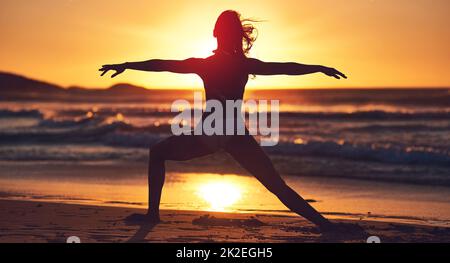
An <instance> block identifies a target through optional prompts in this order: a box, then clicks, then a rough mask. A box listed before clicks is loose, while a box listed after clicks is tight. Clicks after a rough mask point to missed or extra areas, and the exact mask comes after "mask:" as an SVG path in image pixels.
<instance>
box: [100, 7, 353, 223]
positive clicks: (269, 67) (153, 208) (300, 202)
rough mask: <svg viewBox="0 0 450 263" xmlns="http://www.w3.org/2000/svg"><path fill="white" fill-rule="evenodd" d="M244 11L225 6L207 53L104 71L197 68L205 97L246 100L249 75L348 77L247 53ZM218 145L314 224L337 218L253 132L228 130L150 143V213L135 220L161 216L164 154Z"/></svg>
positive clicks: (184, 155) (250, 36) (249, 33)
mask: <svg viewBox="0 0 450 263" xmlns="http://www.w3.org/2000/svg"><path fill="white" fill-rule="evenodd" d="M240 17H241V16H240V14H239V13H237V12H236V11H232V10H228V11H225V12H223V13H222V14H221V15H220V16H219V18H218V19H217V22H216V24H215V28H214V37H215V38H216V39H217V50H215V51H214V53H215V54H214V55H212V56H210V57H208V58H205V59H200V58H189V59H186V60H156V59H153V60H148V61H143V62H131V63H128V62H127V63H123V64H113V65H104V66H103V67H102V68H101V69H100V71H102V72H103V73H102V76H103V75H105V74H106V73H107V72H108V71H110V70H113V71H115V73H114V74H113V75H112V76H111V77H115V76H117V75H119V74H121V73H123V72H124V71H125V70H126V69H133V70H143V71H168V72H173V73H183V74H188V73H195V74H197V75H198V76H200V78H201V79H202V80H203V83H204V88H205V93H206V100H219V101H221V102H224V101H225V100H242V98H243V95H244V90H245V85H246V84H247V81H248V76H249V75H281V74H284V75H305V74H311V73H316V72H321V73H324V74H326V75H328V76H330V77H334V78H336V79H340V78H341V77H342V78H346V76H345V75H344V74H342V73H341V72H339V71H337V70H336V69H333V68H328V67H324V66H313V65H303V64H298V63H275V62H262V61H260V60H257V59H253V58H248V57H247V56H246V55H247V53H248V52H249V51H250V49H251V48H252V45H253V42H254V41H255V39H256V37H254V33H255V28H254V27H253V26H252V25H250V24H246V23H245V21H246V20H241V18H240ZM220 149H223V150H225V151H226V152H227V153H228V154H230V155H231V156H232V157H233V158H234V159H235V160H236V161H237V162H238V163H239V164H240V165H241V166H242V167H243V168H245V169H246V170H247V171H248V172H250V173H251V174H252V175H254V176H255V177H256V178H257V179H258V180H259V181H260V182H261V183H262V184H263V185H264V186H265V187H266V188H267V189H268V190H269V191H271V192H272V193H274V194H275V195H276V196H277V197H278V198H279V199H280V201H281V202H283V204H284V205H286V206H287V207H288V208H289V209H290V210H292V211H293V212H295V213H297V214H299V215H300V216H303V217H304V218H306V219H308V220H309V221H311V222H313V223H314V224H316V225H317V226H318V227H320V228H321V229H322V230H327V229H331V228H332V227H333V224H332V223H330V221H328V220H327V219H325V218H324V217H323V216H322V215H321V214H320V213H319V212H317V211H316V210H315V209H314V208H313V207H311V206H310V205H309V204H308V203H307V202H306V201H305V200H304V199H303V198H302V197H301V196H299V195H298V194H297V193H296V192H295V191H294V190H292V189H291V188H290V187H289V186H288V185H286V183H285V182H284V181H283V179H282V178H281V177H280V175H279V174H278V172H277V171H276V170H275V168H274V166H273V164H272V162H271V160H270V159H269V157H268V156H267V155H266V154H265V153H264V151H263V150H262V148H261V147H260V146H259V144H258V143H257V141H256V140H255V139H254V138H253V137H252V136H251V135H248V134H247V135H227V136H225V135H224V136H218V135H213V136H206V135H202V136H194V135H192V136H190V135H181V136H172V137H169V138H167V139H165V140H163V141H161V142H159V143H157V144H156V145H154V146H153V147H152V148H151V151H150V161H149V173H148V184H149V208H148V213H147V214H146V215H133V216H132V217H131V218H132V219H134V220H145V221H148V222H154V223H157V222H159V221H160V217H159V204H160V198H161V190H162V187H163V184H164V178H165V167H164V163H165V161H166V160H176V161H184V160H190V159H193V158H197V157H201V156H204V155H208V154H212V153H214V152H216V151H218V150H220Z"/></svg>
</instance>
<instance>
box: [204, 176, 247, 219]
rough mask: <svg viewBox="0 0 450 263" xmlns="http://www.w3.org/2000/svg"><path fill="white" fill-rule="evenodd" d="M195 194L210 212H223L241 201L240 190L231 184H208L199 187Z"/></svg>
mask: <svg viewBox="0 0 450 263" xmlns="http://www.w3.org/2000/svg"><path fill="white" fill-rule="evenodd" d="M197 194H198V195H199V196H200V197H202V198H203V199H204V200H205V201H206V202H207V203H208V204H209V205H210V209H211V210H212V211H220V212H224V211H227V210H228V209H229V208H230V207H231V206H232V205H233V204H235V203H236V202H237V201H238V200H240V199H241V197H242V189H241V188H240V187H239V185H237V184H233V183H231V182H208V183H205V184H201V185H200V186H199V188H198V191H197Z"/></svg>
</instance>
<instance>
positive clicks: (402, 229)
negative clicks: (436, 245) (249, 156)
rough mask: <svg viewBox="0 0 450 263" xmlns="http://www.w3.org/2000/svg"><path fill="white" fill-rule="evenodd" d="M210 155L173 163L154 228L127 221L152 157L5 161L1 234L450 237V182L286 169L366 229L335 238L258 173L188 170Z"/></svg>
mask: <svg viewBox="0 0 450 263" xmlns="http://www.w3.org/2000/svg"><path fill="white" fill-rule="evenodd" d="M203 161H204V160H196V161H193V162H188V163H183V162H173V163H170V165H168V167H169V170H168V175H167V178H166V185H165V189H164V191H163V198H162V204H161V207H162V209H163V210H162V214H161V218H162V220H163V222H162V223H161V224H159V225H157V226H154V227H153V226H149V225H143V226H142V225H139V224H138V225H136V224H129V223H127V222H126V221H125V220H124V219H125V218H126V217H127V216H128V215H130V214H132V213H144V212H145V208H146V205H147V203H146V197H147V193H146V190H147V189H146V179H145V172H146V166H145V163H144V162H143V163H140V165H139V164H138V163H134V164H132V163H127V165H125V164H124V163H98V162H96V163H84V164H83V163H67V162H65V163H54V162H53V163H50V164H49V163H38V162H31V163H28V164H27V163H25V162H20V163H14V162H2V165H1V167H0V175H1V176H0V182H1V184H0V186H1V187H0V188H1V189H2V191H0V197H1V200H0V203H1V207H2V213H0V230H1V231H0V233H1V234H0V242H57V243H59V242H65V240H66V238H67V237H69V236H78V237H80V239H81V240H82V242H358V243H361V242H365V241H366V239H367V238H368V237H369V236H371V235H375V236H378V237H380V238H381V239H382V242H449V241H450V235H449V234H450V227H449V226H450V224H449V221H448V220H447V218H448V214H447V213H448V211H450V209H449V207H448V206H449V202H448V198H449V197H448V196H449V195H448V192H446V189H447V188H445V187H444V188H439V187H433V188H431V189H430V188H427V187H425V188H424V186H417V185H415V186H414V185H411V186H406V187H405V186H404V185H401V184H384V183H381V184H379V185H377V184H375V183H373V182H364V181H361V182H359V181H346V180H344V181H341V182H339V181H334V180H333V179H330V178H325V179H323V180H319V179H318V178H315V179H314V178H310V177H300V178H297V177H290V176H284V178H285V179H286V181H287V182H288V184H290V185H291V186H292V187H293V188H294V189H296V190H297V191H298V192H300V193H301V194H302V195H303V196H304V197H305V198H306V199H307V200H308V201H309V202H310V203H311V204H312V205H313V206H314V207H315V208H317V209H318V210H319V211H320V212H322V213H323V214H324V215H325V216H326V217H327V218H330V219H331V220H333V221H335V222H352V223H356V224H358V225H360V226H362V227H363V228H364V229H365V231H366V232H367V234H363V235H356V236H355V235H349V236H348V235H344V236H336V235H331V236H330V235H322V234H321V233H320V232H319V230H318V229H317V228H316V227H314V226H313V225H312V224H311V223H309V222H307V221H306V220H304V219H302V218H301V217H298V216H296V215H294V214H293V213H291V212H289V211H288V210H287V209H286V208H285V207H284V206H283V205H282V204H281V203H280V202H279V201H278V200H277V199H276V198H274V197H273V196H272V195H271V194H270V193H269V192H268V191H267V190H266V189H264V188H263V187H262V186H260V185H259V183H258V182H257V180H256V179H254V178H252V177H250V176H247V175H244V174H240V175H239V174H234V175H233V174H214V173H211V172H212V171H210V173H203V174H202V173H187V172H188V171H189V170H190V169H192V170H194V169H195V167H199V166H201V165H200V164H201V163H202V162H203ZM179 169H184V172H185V173H180V172H179ZM6 171H7V172H8V173H6ZM177 171H178V172H177ZM6 174H8V176H7V175H6ZM111 178H115V179H111ZM210 181H212V182H214V183H215V184H219V186H220V187H223V186H225V187H224V188H225V189H226V187H232V186H236V187H240V188H237V189H241V190H242V191H243V192H242V193H239V194H240V195H239V198H238V199H237V200H235V203H233V204H229V203H221V202H218V203H215V201H217V200H216V199H214V198H213V199H208V198H209V197H210V196H209V195H208V194H209V193H208V192H206V195H202V191H203V190H202V189H205V185H206V186H210V183H209V182H210ZM297 181H298V182H299V183H296V182H297ZM350 185H351V186H352V188H348V187H347V188H346V186H350ZM206 189H208V188H206ZM212 189H213V190H214V191H216V192H217V194H218V195H227V196H228V197H230V198H231V196H232V194H233V193H235V192H233V190H234V188H231V189H228V190H224V191H225V192H220V190H218V189H217V188H214V187H213V188H212ZM383 189H384V190H383ZM244 190H246V191H244ZM227 191H229V192H227ZM433 191H434V193H435V195H434V196H433V194H432V193H433ZM388 193H391V195H389V194H388ZM383 195H384V196H383ZM413 197H414V199H413ZM227 200H229V199H227ZM219 201H220V200H219ZM227 205H228V206H227ZM418 213H421V214H418ZM147 228H151V229H147Z"/></svg>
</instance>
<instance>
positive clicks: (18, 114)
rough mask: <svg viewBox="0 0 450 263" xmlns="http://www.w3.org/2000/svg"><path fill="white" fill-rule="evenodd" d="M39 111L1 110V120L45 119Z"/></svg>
mask: <svg viewBox="0 0 450 263" xmlns="http://www.w3.org/2000/svg"><path fill="white" fill-rule="evenodd" d="M43 116H44V114H42V113H41V112H40V111H39V110H18V111H15V110H8V109H0V118H43Z"/></svg>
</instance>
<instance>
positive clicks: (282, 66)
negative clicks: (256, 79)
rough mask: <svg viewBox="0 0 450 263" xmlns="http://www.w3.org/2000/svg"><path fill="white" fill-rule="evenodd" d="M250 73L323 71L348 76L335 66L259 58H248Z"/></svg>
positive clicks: (340, 76)
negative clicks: (262, 59) (267, 60)
mask: <svg viewBox="0 0 450 263" xmlns="http://www.w3.org/2000/svg"><path fill="white" fill-rule="evenodd" d="M248 61H249V62H248V69H249V74H255V75H306V74H312V73H318V72H320V73H323V74H325V75H327V76H330V77H334V78H337V79H340V78H345V79H346V78H347V76H345V75H344V74H343V73H341V72H339V71H338V70H336V69H334V68H329V67H325V66H319V65H305V64H299V63H294V62H284V63H282V62H263V61H261V60H258V59H249V60H248Z"/></svg>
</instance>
